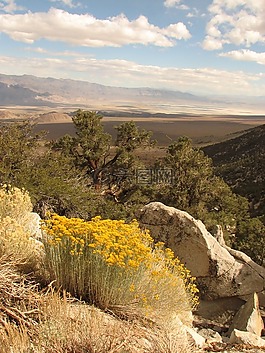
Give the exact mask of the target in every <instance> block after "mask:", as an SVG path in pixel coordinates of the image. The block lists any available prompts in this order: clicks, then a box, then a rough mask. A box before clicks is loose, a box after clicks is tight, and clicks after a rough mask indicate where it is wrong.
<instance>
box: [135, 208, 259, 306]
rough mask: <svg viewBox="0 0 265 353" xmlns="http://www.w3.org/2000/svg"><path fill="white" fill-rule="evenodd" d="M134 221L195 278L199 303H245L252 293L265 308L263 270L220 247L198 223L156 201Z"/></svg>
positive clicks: (228, 249)
mask: <svg viewBox="0 0 265 353" xmlns="http://www.w3.org/2000/svg"><path fill="white" fill-rule="evenodd" d="M138 220H139V223H140V225H141V227H143V228H147V229H149V230H150V231H151V235H152V237H153V238H154V239H155V241H162V242H164V243H165V245H166V246H167V247H169V248H171V249H172V250H173V251H174V254H175V256H177V257H178V258H179V259H180V260H181V262H182V263H184V264H185V266H186V267H187V268H188V269H189V270H190V271H191V273H192V275H193V276H196V277H197V282H198V287H199V289H200V295H201V298H202V299H203V300H207V301H208V300H216V299H219V298H228V297H232V298H236V300H238V299H243V300H246V299H248V297H249V296H250V295H251V293H253V292H256V293H258V295H259V300H260V304H261V305H265V268H263V267H261V266H259V265H257V264H256V263H255V262H254V261H252V260H251V258H249V257H248V256H247V255H245V254H244V253H242V252H240V251H236V250H233V249H230V248H229V247H227V246H226V245H224V244H223V245H222V244H220V243H219V242H218V241H217V239H216V238H215V237H213V236H212V235H211V234H210V233H209V232H208V231H207V229H206V228H205V226H204V224H203V223H202V222H201V221H199V220H196V219H194V218H193V217H192V216H191V215H189V214H188V213H187V212H184V211H181V210H178V209H176V208H174V207H168V206H165V205H164V204H162V203H160V202H152V203H150V204H148V205H146V206H144V207H143V208H142V209H141V210H140V211H139V215H138Z"/></svg>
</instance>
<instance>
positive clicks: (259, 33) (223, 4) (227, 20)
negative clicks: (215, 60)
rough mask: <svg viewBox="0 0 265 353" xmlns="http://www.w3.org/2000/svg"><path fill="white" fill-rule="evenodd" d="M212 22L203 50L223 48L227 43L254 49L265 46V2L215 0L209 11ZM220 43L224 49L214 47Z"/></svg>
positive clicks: (261, 0)
mask: <svg viewBox="0 0 265 353" xmlns="http://www.w3.org/2000/svg"><path fill="white" fill-rule="evenodd" d="M208 10H209V13H210V15H211V19H210V21H209V22H208V24H207V26H206V33H207V36H206V38H205V40H204V43H203V47H204V48H205V49H207V50H216V49H222V47H223V44H234V45H238V46H246V47H248V48H249V47H251V46H252V45H253V44H256V43H265V1H264V0H255V1H254V0H213V2H212V4H211V5H210V6H209V8H208ZM215 41H218V42H219V44H222V45H221V47H220V46H218V47H217V48H215V46H213V45H212V42H215Z"/></svg>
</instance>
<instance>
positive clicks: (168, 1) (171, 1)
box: [164, 0, 182, 7]
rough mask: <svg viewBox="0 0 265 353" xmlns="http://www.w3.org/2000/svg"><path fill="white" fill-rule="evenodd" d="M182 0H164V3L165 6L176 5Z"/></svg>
mask: <svg viewBox="0 0 265 353" xmlns="http://www.w3.org/2000/svg"><path fill="white" fill-rule="evenodd" d="M181 1H182V0H165V2H164V5H165V6H166V7H175V6H176V5H178V4H179V3H180V2H181Z"/></svg>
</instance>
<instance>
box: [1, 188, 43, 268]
mask: <svg viewBox="0 0 265 353" xmlns="http://www.w3.org/2000/svg"><path fill="white" fill-rule="evenodd" d="M31 211H32V203H31V200H30V196H29V194H28V192H27V191H25V190H23V189H22V190H20V189H19V188H16V187H12V186H11V185H6V184H5V185H1V186H0V256H6V258H8V259H10V260H12V261H13V262H14V263H15V264H16V265H17V266H18V267H19V268H20V269H21V270H22V271H23V272H31V271H35V270H36V266H37V262H38V261H39V260H40V258H41V256H43V253H42V251H43V250H42V248H40V246H39V248H38V247H37V246H36V243H35V240H34V239H32V238H31V237H30V234H29V233H28V232H27V231H26V228H25V227H26V226H27V222H28V215H29V214H30V212H31Z"/></svg>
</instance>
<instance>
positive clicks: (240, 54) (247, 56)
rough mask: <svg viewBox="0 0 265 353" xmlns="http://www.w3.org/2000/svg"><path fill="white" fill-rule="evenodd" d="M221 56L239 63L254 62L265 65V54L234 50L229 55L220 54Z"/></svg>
mask: <svg viewBox="0 0 265 353" xmlns="http://www.w3.org/2000/svg"><path fill="white" fill-rule="evenodd" d="M219 56H223V57H226V58H231V59H234V60H239V61H253V62H256V63H258V64H260V65H265V52H264V53H257V52H255V51H252V50H248V49H242V50H232V51H229V52H227V53H220V54H219Z"/></svg>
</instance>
